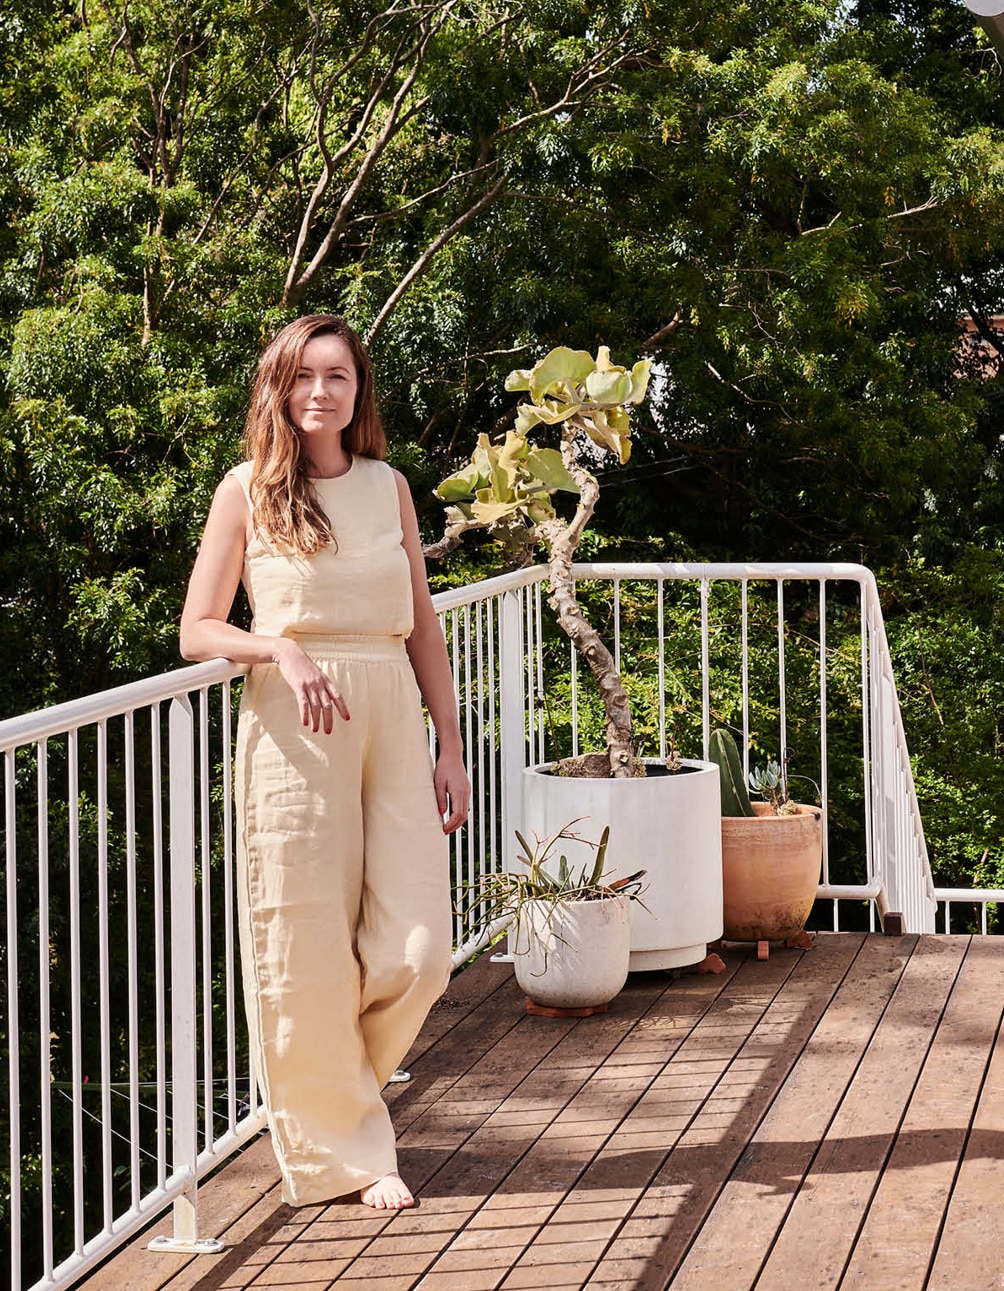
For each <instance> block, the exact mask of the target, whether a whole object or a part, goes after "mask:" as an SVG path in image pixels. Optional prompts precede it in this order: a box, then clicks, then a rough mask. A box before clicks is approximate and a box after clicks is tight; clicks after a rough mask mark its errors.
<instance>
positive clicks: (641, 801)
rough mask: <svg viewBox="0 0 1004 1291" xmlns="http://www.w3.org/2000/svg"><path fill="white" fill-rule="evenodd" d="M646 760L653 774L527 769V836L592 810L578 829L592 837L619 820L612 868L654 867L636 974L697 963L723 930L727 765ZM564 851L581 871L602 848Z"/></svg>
mask: <svg viewBox="0 0 1004 1291" xmlns="http://www.w3.org/2000/svg"><path fill="white" fill-rule="evenodd" d="M647 765H648V767H649V774H648V775H647V776H645V777H644V778H642V779H634V780H592V779H585V778H578V777H572V776H554V775H550V774H548V766H549V764H544V765H542V766H534V767H528V768H527V769H526V770H525V771H524V773H523V826H524V833H526V834H529V832H531V831H532V832H534V833H537V834H540V835H542V836H543V835H546V834H550V833H554V832H555V831H556V830H558V829H560V828H561V827H562V826H563V825H566V824H567V823H568V822H569V821H570V820H574V819H575V818H576V817H585V818H586V819H583V820H582V821H581V822H580V823H579V824H578V825H577V826H576V827H575V828H576V830H577V832H579V833H581V834H582V835H583V836H584V837H586V838H589V839H593V840H595V839H598V838H599V836H600V833H601V832H602V830H603V826H604V825H609V826H610V842H609V845H608V848H607V858H606V866H605V869H604V874H605V875H607V876H608V877H610V878H611V879H615V878H623V877H625V876H626V875H628V874H632V873H634V872H635V871H636V870H641V869H644V870H647V871H648V872H647V874H646V876H645V878H644V880H643V882H644V883H645V884H646V885H647V886H646V889H645V891H643V892H642V894H641V901H632V902H631V961H630V967H631V971H632V972H638V971H644V970H648V969H661V968H678V967H683V966H684V965H686V964H696V963H698V962H699V961H700V960H702V959H703V958H704V957H705V955H706V954H707V943H708V942H709V941H715V940H717V939H718V938H719V937H720V936H721V935H722V841H721V824H722V817H721V797H720V792H719V781H718V767H717V766H715V764H714V763H713V762H696V761H685V762H684V767H685V770H684V771H682V772H681V773H680V774H678V775H667V774H660V772H663V773H664V772H665V767H663V766H662V765H661V764H660V763H659V762H657V761H656V760H655V759H649V760H648V761H647ZM560 850H561V851H563V852H564V853H565V854H566V855H567V856H568V859H569V862H570V863H571V864H572V865H573V866H574V867H576V868H578V866H580V865H582V864H586V863H588V861H589V858H590V857H591V856H592V855H593V853H592V851H591V849H590V848H588V847H585V846H584V845H581V844H579V845H576V844H575V843H568V844H567V845H566V844H563V845H562V847H561V849H560ZM642 903H644V905H643V904H642Z"/></svg>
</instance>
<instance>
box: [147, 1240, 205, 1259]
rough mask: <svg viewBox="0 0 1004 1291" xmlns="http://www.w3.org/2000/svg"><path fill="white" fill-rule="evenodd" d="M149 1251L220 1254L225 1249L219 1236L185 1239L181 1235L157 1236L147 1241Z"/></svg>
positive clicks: (182, 1253)
mask: <svg viewBox="0 0 1004 1291" xmlns="http://www.w3.org/2000/svg"><path fill="white" fill-rule="evenodd" d="M146 1249H147V1250H148V1251H163V1252H164V1253H165V1254H167V1255H219V1253H220V1251H222V1250H223V1249H224V1245H223V1243H222V1242H221V1241H220V1239H219V1238H218V1237H196V1238H193V1239H192V1240H190V1241H185V1239H184V1238H181V1237H163V1236H161V1237H155V1238H154V1239H153V1241H152V1242H148V1243H147V1247H146Z"/></svg>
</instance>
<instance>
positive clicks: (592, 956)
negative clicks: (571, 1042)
mask: <svg viewBox="0 0 1004 1291" xmlns="http://www.w3.org/2000/svg"><path fill="white" fill-rule="evenodd" d="M631 904H632V903H631V902H630V901H629V900H628V898H627V897H626V896H621V897H606V898H604V899H603V900H602V901H557V902H552V901H527V902H526V903H525V904H524V905H523V907H522V908H521V910H520V912H519V917H518V920H517V927H516V944H515V947H514V950H515V958H514V967H515V970H516V981H517V982H518V983H519V985H520V988H521V989H522V990H523V991H525V992H526V994H527V995H528V996H529V997H530V999H531V1000H533V1001H534V1002H535V1003H537V1004H544V1005H547V1006H548V1007H549V1008H556V1009H582V1008H593V1007H595V1006H596V1005H599V1004H608V1003H609V1002H610V1001H611V1000H612V999H613V998H614V996H615V995H616V994H617V993H618V991H619V990H620V989H621V987H622V986H623V985H624V983H625V982H626V981H627V975H628V958H629V956H630V953H631V909H630V907H631Z"/></svg>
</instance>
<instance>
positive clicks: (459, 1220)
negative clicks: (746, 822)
mask: <svg viewBox="0 0 1004 1291" xmlns="http://www.w3.org/2000/svg"><path fill="white" fill-rule="evenodd" d="M726 958H727V960H728V972H727V973H726V974H725V976H724V977H718V978H715V977H683V978H680V979H678V980H675V981H673V980H671V979H670V978H669V977H668V976H667V975H659V974H646V975H638V976H636V977H633V978H631V979H630V981H629V984H628V987H627V988H626V990H625V991H624V992H623V993H622V995H621V996H620V997H618V999H617V1001H615V1003H614V1005H613V1006H612V1008H611V1010H610V1012H609V1013H607V1014H606V1015H600V1016H596V1017H592V1018H588V1019H548V1018H539V1017H527V1016H526V1015H525V1013H524V1012H523V1010H522V999H521V996H520V993H519V991H518V989H517V987H516V985H515V982H514V980H513V978H512V972H511V968H510V967H509V966H506V965H496V964H491V963H490V961H489V960H488V957H483V958H482V959H480V960H478V961H477V962H476V963H475V964H473V965H471V966H470V968H469V969H468V970H466V972H465V973H463V974H461V975H460V976H459V977H458V978H457V979H456V980H455V982H454V983H453V984H452V985H451V987H450V993H449V994H448V995H447V998H446V1000H445V1001H444V1003H443V1004H442V1005H441V1006H440V1007H439V1008H437V1010H436V1011H435V1013H434V1014H433V1015H431V1016H430V1019H429V1023H428V1026H427V1029H426V1031H425V1032H423V1035H422V1036H421V1037H420V1039H419V1041H418V1042H417V1044H416V1046H415V1048H414V1049H413V1051H412V1053H411V1054H410V1055H409V1057H408V1059H407V1062H406V1065H407V1066H408V1067H409V1068H410V1069H412V1070H413V1080H412V1082H411V1083H410V1084H407V1085H399V1086H395V1087H393V1088H392V1089H391V1090H389V1091H388V1099H389V1101H390V1102H391V1104H392V1115H393V1117H394V1120H395V1124H396V1126H397V1128H398V1132H399V1140H400V1145H401V1154H400V1155H401V1165H402V1172H403V1173H405V1175H406V1177H407V1178H409V1181H410V1182H412V1183H413V1185H414V1186H416V1188H417V1190H418V1192H419V1194H420V1198H421V1204H420V1205H419V1206H418V1207H417V1208H415V1209H414V1210H410V1211H403V1212H400V1213H395V1214H387V1213H383V1214H380V1213H375V1212H371V1211H367V1210H366V1209H365V1208H363V1207H361V1206H359V1205H358V1203H352V1202H351V1201H341V1202H336V1203H332V1204H329V1205H319V1206H311V1207H305V1208H302V1209H299V1210H297V1209H294V1208H291V1207H287V1206H284V1205H283V1204H282V1202H281V1200H280V1197H279V1189H278V1173H277V1170H276V1167H275V1163H274V1159H273V1157H272V1151H271V1145H270V1144H269V1142H268V1140H267V1138H262V1139H260V1140H258V1141H256V1142H255V1143H253V1144H252V1145H250V1146H249V1148H248V1149H247V1150H246V1151H245V1152H244V1153H243V1154H242V1155H241V1156H240V1157H239V1158H237V1159H235V1160H234V1161H233V1162H232V1163H231V1164H229V1165H228V1166H227V1167H226V1168H225V1169H224V1170H222V1171H221V1172H220V1173H219V1174H218V1175H217V1177H216V1178H215V1179H213V1180H210V1181H209V1182H208V1183H207V1184H206V1185H205V1186H204V1188H203V1190H202V1193H201V1194H200V1205H201V1216H202V1221H201V1225H200V1226H201V1228H202V1230H203V1231H208V1232H213V1231H215V1232H220V1233H223V1234H224V1235H225V1238H226V1240H227V1243H228V1246H227V1249H226V1250H225V1251H224V1253H223V1254H222V1255H220V1256H218V1257H200V1258H198V1259H185V1258H178V1257H170V1256H168V1257H165V1256H155V1255H153V1254H151V1253H150V1252H148V1251H147V1250H146V1249H145V1245H146V1242H147V1240H148V1239H149V1236H150V1234H149V1233H148V1234H146V1235H144V1237H143V1238H142V1239H141V1241H138V1242H135V1243H134V1244H133V1246H132V1247H129V1248H126V1249H125V1250H124V1251H123V1252H121V1253H120V1254H119V1255H118V1256H116V1257H115V1258H113V1259H112V1260H111V1261H110V1262H109V1263H108V1265H107V1266H106V1267H105V1268H104V1269H102V1270H101V1271H99V1272H98V1273H96V1274H94V1275H92V1276H91V1278H89V1279H88V1280H87V1281H86V1282H85V1283H84V1284H83V1286H82V1288H81V1291H123V1289H124V1288H127V1291H249V1289H251V1288H254V1289H255V1291H260V1289H261V1288H265V1287H295V1288H299V1289H300V1291H364V1288H365V1291H523V1289H525V1288H540V1289H541V1291H545V1289H546V1291H566V1289H567V1291H584V1289H586V1288H588V1291H613V1289H614V1288H616V1289H617V1291H665V1289H666V1288H668V1287H672V1288H673V1291H695V1289H699V1291H705V1288H707V1287H709V1286H713V1287H714V1288H715V1291H747V1289H749V1291H752V1289H753V1288H754V1287H756V1288H758V1291H772V1289H773V1288H776V1287H780V1286H791V1285H795V1286H811V1287H813V1288H814V1291H815V1289H816V1288H840V1291H858V1289H859V1288H863V1287H864V1286H865V1284H866V1283H867V1286H868V1288H869V1291H925V1289H926V1286H927V1285H929V1286H930V1287H931V1288H932V1291H949V1288H951V1291H957V1289H958V1291H986V1288H992V1287H998V1288H1002V1289H1004V1277H1002V1275H1001V1274H1000V1273H999V1272H998V1271H997V1266H998V1263H999V1255H998V1248H999V1231H1000V1224H999V1223H998V1221H997V1210H998V1207H999V1197H1000V1195H1001V1191H1002V1189H1004V1036H1002V1034H1001V1031H1000V1024H1001V1009H1002V1002H1004V939H1000V940H998V939H995V938H980V937H974V938H968V937H948V938H946V937H942V936H939V937H933V936H932V937H922V938H902V939H894V938H882V937H880V936H875V935H870V936H869V935H865V934H820V935H819V936H818V937H817V940H816V946H815V949H813V950H812V951H810V952H809V953H807V954H806V953H802V952H800V951H782V952H775V953H774V954H773V955H772V956H771V959H770V960H768V961H767V962H765V963H761V962H759V961H757V960H756V959H755V958H754V957H753V956H752V955H751V953H750V952H749V951H748V950H746V949H741V950H740V949H736V948H730V949H729V951H728V953H727V956H726ZM451 996H452V997H453V998H452V999H451Z"/></svg>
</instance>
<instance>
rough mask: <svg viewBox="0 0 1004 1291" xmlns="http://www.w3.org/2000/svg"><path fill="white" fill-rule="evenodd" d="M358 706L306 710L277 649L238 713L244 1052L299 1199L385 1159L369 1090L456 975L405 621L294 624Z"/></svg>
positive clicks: (346, 1186) (381, 1116)
mask: <svg viewBox="0 0 1004 1291" xmlns="http://www.w3.org/2000/svg"><path fill="white" fill-rule="evenodd" d="M298 640H299V641H300V644H301V645H303V647H304V649H305V650H306V651H307V653H308V654H310V655H311V657H312V658H314V659H315V660H316V662H317V663H318V664H319V665H320V667H321V668H322V669H324V670H325V671H326V672H328V675H329V676H331V678H332V679H333V681H334V682H335V685H336V686H337V687H338V689H339V690H340V691H341V693H342V695H343V696H344V697H345V702H346V704H347V705H348V708H349V712H350V714H351V717H350V720H349V721H347V722H346V721H344V720H343V719H342V718H341V717H339V716H338V715H337V713H336V714H335V717H334V723H335V725H334V730H333V731H332V733H331V734H330V735H326V734H325V733H324V731H323V730H321V731H319V732H318V733H316V734H315V733H314V732H313V731H311V730H310V729H309V728H307V727H305V726H303V725H302V723H301V721H300V717H299V712H298V709H297V704H296V701H295V699H294V697H293V694H292V692H291V691H290V689H289V687H288V686H287V685H286V683H285V682H284V681H283V679H282V677H281V676H280V675H279V670H278V668H277V667H276V666H275V665H273V664H267V665H264V666H256V667H255V668H253V669H252V671H251V674H250V676H249V677H248V679H247V681H246V683H245V689H244V700H243V704H242V710H241V717H240V722H239V726H238V739H237V762H236V785H237V809H238V822H239V825H240V829H239V835H240V845H239V851H238V902H239V918H240V933H241V957H242V963H243V974H244V989H245V1004H246V1007H247V1013H248V1026H249V1030H250V1033H251V1044H252V1052H253V1053H254V1054H255V1055H256V1058H257V1071H258V1079H259V1083H260V1085H261V1087H262V1092H263V1095H264V1099H265V1103H266V1106H267V1108H268V1116H269V1126H270V1129H271V1132H272V1140H273V1144H274V1146H275V1152H276V1157H277V1158H278V1161H279V1167H280V1170H281V1172H282V1180H283V1199H284V1200H285V1201H286V1202H288V1203H289V1204H291V1205H295V1206H302V1205H307V1204H309V1203H311V1202H317V1201H324V1200H327V1199H329V1198H332V1197H338V1196H342V1195H343V1194H344V1193H348V1192H354V1191H355V1190H356V1189H358V1188H362V1187H365V1186H366V1185H368V1184H370V1183H372V1182H373V1181H374V1180H376V1179H378V1178H380V1177H381V1176H382V1175H385V1174H388V1173H389V1172H391V1171H393V1170H395V1169H396V1168H397V1166H396V1153H395V1147H394V1132H393V1128H392V1126H391V1122H390V1116H389V1114H388V1110H387V1106H386V1104H385V1103H384V1101H383V1099H382V1097H381V1094H380V1091H381V1089H382V1088H383V1086H384V1085H385V1084H386V1082H387V1079H388V1077H389V1076H390V1074H391V1072H393V1070H394V1069H395V1067H397V1065H398V1064H399V1063H400V1062H401V1060H402V1059H403V1057H404V1055H405V1054H406V1053H407V1051H408V1049H409V1047H410V1045H411V1043H412V1041H413V1040H414V1038H415V1036H416V1035H417V1034H418V1031H419V1028H420V1027H421V1025H422V1023H423V1021H424V1020H425V1016H426V1014H427V1012H428V1010H429V1007H430V1006H431V1004H432V1003H433V1001H434V1000H435V999H436V998H437V997H438V996H439V995H440V994H441V993H442V991H443V990H444V989H445V986H446V983H447V981H448V979H449V969H450V940H451V898H450V876H449V859H448V849H447V842H446V838H445V836H444V834H443V829H442V821H441V819H440V816H439V812H438V809H437V807H436V799H435V791H434V789H433V786H432V766H431V761H430V757H429V744H428V737H427V735H426V728H425V723H424V721H423V717H422V708H421V700H420V697H419V693H418V686H417V684H416V682H415V677H414V674H413V672H412V669H411V665H410V663H409V660H408V656H407V653H406V651H405V648H404V641H403V638H400V637H307V636H305V637H301V638H298Z"/></svg>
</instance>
